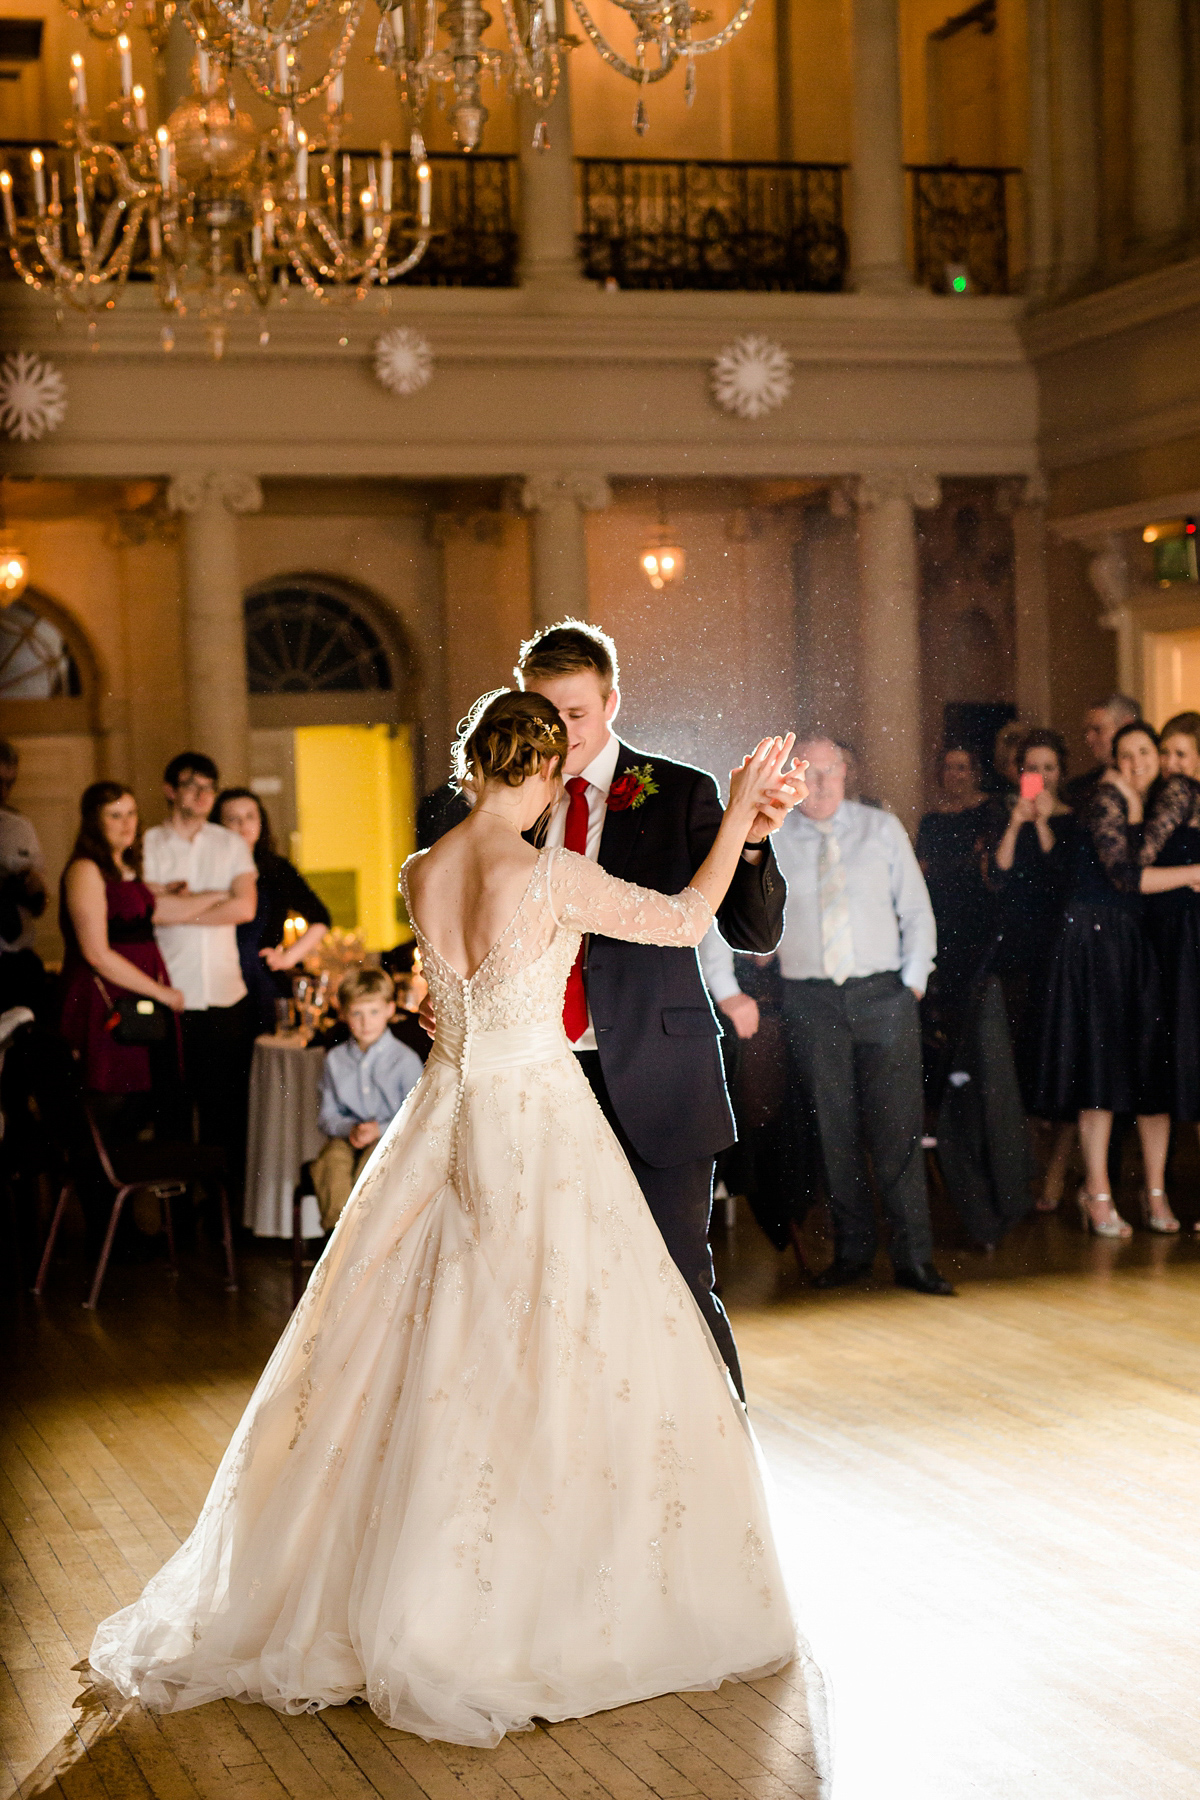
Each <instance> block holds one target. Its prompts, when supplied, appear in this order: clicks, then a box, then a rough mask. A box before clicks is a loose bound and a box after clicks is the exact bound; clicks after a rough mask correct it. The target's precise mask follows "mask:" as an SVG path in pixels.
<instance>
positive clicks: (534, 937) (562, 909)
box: [400, 850, 713, 1031]
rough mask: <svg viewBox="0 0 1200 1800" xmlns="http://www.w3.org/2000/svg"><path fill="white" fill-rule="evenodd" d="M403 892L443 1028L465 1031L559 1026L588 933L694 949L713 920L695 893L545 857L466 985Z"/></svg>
mask: <svg viewBox="0 0 1200 1800" xmlns="http://www.w3.org/2000/svg"><path fill="white" fill-rule="evenodd" d="M426 855H428V851H424V850H422V851H419V852H418V854H417V855H416V856H413V857H410V858H409V860H408V861H407V862H406V863H405V865H404V867H403V869H402V870H401V871H400V889H401V892H402V893H403V895H404V904H405V906H406V907H407V909H408V916H409V919H410V920H411V921H412V927H413V930H414V931H415V932H416V935H417V942H418V943H419V945H420V947H421V957H422V962H423V965H424V972H425V978H426V980H427V981H428V983H429V991H430V998H431V1000H432V1003H433V1009H434V1013H435V1015H436V1017H437V1018H438V1020H439V1022H440V1021H443V1020H444V1021H445V1022H446V1023H447V1024H449V1025H451V1026H453V1027H457V1028H458V1029H459V1030H462V1031H465V1030H467V1029H468V1027H470V1028H472V1029H474V1030H475V1031H499V1030H502V1029H504V1028H505V1027H507V1026H510V1025H541V1024H550V1023H552V1022H553V1021H555V1020H557V1019H559V1018H561V1016H562V1006H563V992H564V990H565V988H566V983H567V976H568V974H569V973H570V969H571V964H572V963H573V962H574V960H575V952H576V949H577V948H578V944H579V938H580V935H581V933H583V932H585V931H591V932H596V933H598V934H599V935H600V936H603V937H610V938H620V939H622V940H623V941H624V942H626V943H633V944H663V945H667V946H674V947H679V948H684V949H691V948H694V947H695V946H696V945H697V944H698V943H699V942H700V940H701V938H703V936H704V934H705V932H706V931H707V930H708V928H709V926H710V925H711V924H712V920H713V915H712V912H711V910H710V908H709V905H708V902H707V901H706V900H705V898H704V896H703V895H702V894H700V893H698V892H697V890H696V889H695V888H685V889H684V890H683V892H682V893H681V894H659V893H656V892H655V891H654V889H653V888H644V887H638V886H636V884H635V883H633V882H631V881H621V880H619V879H618V878H617V877H616V876H615V875H609V874H608V873H607V871H606V870H604V869H602V868H601V867H600V866H599V864H598V863H594V862H589V860H588V858H587V857H586V856H579V855H577V854H576V852H575V851H573V850H543V851H542V853H541V855H540V856H539V857H538V860H537V863H536V865H535V867H534V870H533V873H532V875H531V876H530V879H529V886H528V887H527V888H526V890H525V893H524V896H523V898H522V900H521V903H520V905H519V906H518V907H517V910H516V912H515V913H514V914H513V917H512V919H511V920H510V921H509V923H508V925H507V926H506V927H505V929H504V930H503V931H502V932H501V934H500V936H499V937H498V938H497V940H496V942H495V943H494V944H493V945H492V948H491V949H490V950H489V951H488V953H487V955H486V956H485V957H484V959H483V961H482V962H481V963H480V965H479V967H478V968H477V969H476V971H475V973H474V974H473V975H472V976H471V977H470V979H469V980H467V979H465V978H464V977H463V976H462V975H461V974H460V973H459V972H458V970H457V969H455V968H453V967H452V966H451V964H450V963H448V962H447V961H446V959H445V958H444V957H443V956H440V955H439V954H438V952H437V950H435V949H434V947H433V945H432V944H431V943H430V941H429V939H428V938H427V937H426V935H425V933H424V931H423V930H422V928H421V924H420V922H419V920H418V919H417V918H416V917H415V916H414V914H413V909H412V904H411V902H410V899H409V889H408V876H409V871H410V870H411V869H412V868H413V866H414V864H416V863H417V862H418V861H419V859H420V857H421V856H426Z"/></svg>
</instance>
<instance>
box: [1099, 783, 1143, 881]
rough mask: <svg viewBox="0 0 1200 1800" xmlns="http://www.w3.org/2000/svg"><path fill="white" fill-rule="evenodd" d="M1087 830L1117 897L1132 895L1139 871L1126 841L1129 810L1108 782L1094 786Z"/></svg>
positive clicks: (1116, 790) (1122, 798)
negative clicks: (1117, 894) (1094, 790)
mask: <svg viewBox="0 0 1200 1800" xmlns="http://www.w3.org/2000/svg"><path fill="white" fill-rule="evenodd" d="M1087 828H1088V831H1089V833H1090V834H1091V839H1092V843H1093V844H1094V845H1095V847H1096V855H1097V856H1098V857H1099V858H1100V861H1101V863H1102V864H1103V866H1104V873H1105V874H1106V875H1107V876H1108V879H1109V880H1110V881H1111V882H1112V884H1113V886H1114V887H1115V888H1116V890H1117V892H1118V893H1120V894H1136V893H1137V891H1138V883H1139V881H1140V878H1141V869H1140V867H1139V865H1138V862H1137V859H1136V857H1135V856H1134V854H1133V850H1132V846H1131V844H1130V841H1129V809H1128V807H1127V806H1126V804H1125V800H1124V796H1123V795H1122V794H1121V793H1120V791H1119V790H1118V789H1117V788H1115V787H1114V786H1113V784H1112V782H1111V781H1101V782H1099V783H1098V784H1097V787H1096V793H1095V796H1094V798H1093V800H1092V803H1091V805H1090V806H1089V807H1088V814H1087Z"/></svg>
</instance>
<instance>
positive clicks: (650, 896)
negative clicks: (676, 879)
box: [546, 850, 713, 950]
mask: <svg viewBox="0 0 1200 1800" xmlns="http://www.w3.org/2000/svg"><path fill="white" fill-rule="evenodd" d="M546 891H547V895H548V897H549V901H550V908H551V911H552V912H553V914H554V917H555V919H556V921H557V922H558V924H560V925H566V926H568V927H569V928H570V929H571V930H572V931H594V932H596V933H598V934H599V936H601V937H610V938H620V939H621V940H622V942H624V943H627V944H665V945H667V946H676V945H678V946H679V947H681V948H684V949H689V950H690V949H694V948H695V946H696V945H697V944H698V943H699V942H700V940H701V938H702V937H703V936H704V935H705V933H706V932H707V930H708V928H709V926H710V925H711V924H712V922H713V915H712V909H711V908H710V906H709V904H708V901H707V900H706V899H705V898H704V896H703V894H700V893H698V892H697V891H696V889H695V888H691V887H689V888H684V890H683V892H682V893H681V894H659V893H656V892H655V890H654V889H653V888H644V887H637V886H636V885H635V884H634V883H633V882H632V881H619V880H618V879H617V877H616V876H615V875H609V874H608V873H607V871H606V870H604V869H602V868H601V867H600V865H599V863H594V862H589V860H588V858H587V857H586V856H580V855H578V854H577V852H575V851H574V850H555V851H553V852H552V853H551V856H550V867H549V870H548V873H547V882H546Z"/></svg>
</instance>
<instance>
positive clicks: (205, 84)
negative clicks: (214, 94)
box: [196, 50, 212, 95]
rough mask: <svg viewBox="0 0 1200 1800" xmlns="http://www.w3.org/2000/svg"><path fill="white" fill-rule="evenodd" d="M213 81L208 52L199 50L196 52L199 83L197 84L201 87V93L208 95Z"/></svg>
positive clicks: (197, 79)
mask: <svg viewBox="0 0 1200 1800" xmlns="http://www.w3.org/2000/svg"><path fill="white" fill-rule="evenodd" d="M211 80H212V76H211V69H210V66H209V61H208V51H207V50H197V52H196V81H197V84H198V85H199V88H200V92H201V93H202V94H204V95H207V93H208V90H209V87H210V85H211Z"/></svg>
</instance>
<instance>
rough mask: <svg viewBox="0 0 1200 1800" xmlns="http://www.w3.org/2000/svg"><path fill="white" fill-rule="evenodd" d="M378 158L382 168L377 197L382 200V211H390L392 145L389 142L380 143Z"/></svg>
mask: <svg viewBox="0 0 1200 1800" xmlns="http://www.w3.org/2000/svg"><path fill="white" fill-rule="evenodd" d="M379 159H380V162H381V164H382V168H381V170H380V194H379V197H380V200H381V202H382V205H383V210H384V212H385V213H390V212H391V210H392V146H391V145H390V144H388V143H382V144H380V146H379Z"/></svg>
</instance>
